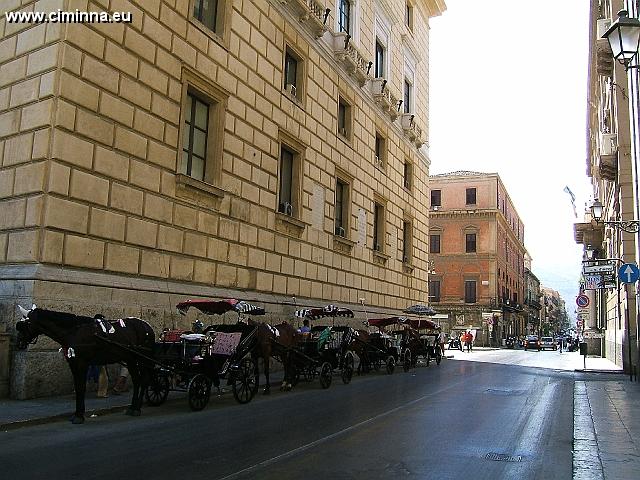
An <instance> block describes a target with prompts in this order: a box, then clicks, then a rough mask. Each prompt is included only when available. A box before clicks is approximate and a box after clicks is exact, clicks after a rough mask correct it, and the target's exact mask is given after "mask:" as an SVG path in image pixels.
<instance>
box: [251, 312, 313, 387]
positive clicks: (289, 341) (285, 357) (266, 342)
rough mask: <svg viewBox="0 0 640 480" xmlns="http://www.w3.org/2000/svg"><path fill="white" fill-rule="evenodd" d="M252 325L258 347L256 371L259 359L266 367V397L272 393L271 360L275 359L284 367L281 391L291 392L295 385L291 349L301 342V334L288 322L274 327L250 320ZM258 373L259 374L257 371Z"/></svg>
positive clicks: (254, 354) (255, 351) (255, 358)
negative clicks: (270, 380) (255, 330)
mask: <svg viewBox="0 0 640 480" xmlns="http://www.w3.org/2000/svg"><path fill="white" fill-rule="evenodd" d="M249 324H250V325H256V326H257V327H258V330H257V345H256V348H255V349H254V351H253V356H254V360H255V365H256V369H257V368H258V361H257V359H258V358H262V363H263V365H264V376H265V381H266V383H265V386H264V390H263V392H262V393H263V394H264V395H268V394H269V393H270V391H271V385H270V383H269V362H270V359H271V358H275V359H277V360H278V361H280V363H282V366H283V367H284V379H283V380H282V385H281V386H280V390H291V388H292V384H293V378H292V377H293V375H292V371H293V369H292V366H291V349H292V348H294V347H295V346H296V345H297V344H298V342H299V341H300V340H301V338H302V336H301V334H300V333H299V332H298V331H297V330H296V329H295V328H294V327H292V326H291V325H290V324H288V323H287V322H283V323H280V324H278V325H275V326H272V325H269V324H267V323H260V322H255V321H254V320H251V319H249ZM256 373H258V372H257V371H256Z"/></svg>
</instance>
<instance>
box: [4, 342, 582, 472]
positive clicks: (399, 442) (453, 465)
mask: <svg viewBox="0 0 640 480" xmlns="http://www.w3.org/2000/svg"><path fill="white" fill-rule="evenodd" d="M491 355H494V356H495V353H492V352H473V353H471V354H466V353H465V354H460V353H457V354H456V355H455V356H456V357H458V358H457V359H456V358H454V359H446V360H444V361H443V362H442V364H441V365H440V366H436V365H434V364H432V365H431V366H429V367H418V368H417V369H415V370H412V371H410V372H409V373H404V372H402V371H401V369H397V370H396V373H394V374H393V375H386V374H382V373H378V374H370V375H367V376H363V377H355V378H354V380H353V381H352V383H351V384H350V385H342V382H341V381H340V378H339V377H337V376H336V377H335V378H334V382H333V384H332V385H331V387H330V388H329V389H328V390H321V388H320V386H319V384H318V382H317V381H316V382H315V383H312V384H302V386H301V387H299V388H297V389H296V390H295V391H293V392H289V393H281V392H277V390H274V391H273V393H272V395H270V396H268V397H263V396H261V395H260V396H259V397H256V398H255V399H254V401H252V402H251V403H249V404H247V405H238V404H236V403H235V401H234V400H233V397H232V396H231V395H225V396H223V397H220V398H216V399H213V400H212V403H210V405H209V406H208V407H207V408H206V409H205V410H203V411H202V412H190V411H189V410H188V407H187V405H186V402H184V401H174V402H170V403H168V404H165V405H163V406H161V407H159V408H149V407H147V408H146V409H145V410H144V411H143V416H142V417H138V418H132V417H127V416H124V415H121V414H111V415H105V416H102V417H99V418H91V419H88V421H87V423H85V424H84V425H80V426H74V425H71V424H68V423H66V422H56V423H52V424H47V425H41V426H33V427H28V428H22V429H17V430H11V431H8V432H0V466H1V467H0V468H1V470H0V471H2V477H3V478H8V479H9V478H10V479H12V480H17V479H22V478H25V479H26V478H28V479H37V478H46V479H48V480H50V479H57V478H60V479H62V478H64V479H73V478H82V479H94V478H95V479H102V478H109V479H113V478H122V479H125V478H140V479H144V480H157V479H165V478H167V479H168V478H178V477H181V478H186V479H200V478H203V479H204V478H206V479H209V480H213V479H255V478H259V479H285V478H294V479H298V478H300V479H302V478H304V479H323V480H326V479H361V478H362V479H396V478H406V479H431V478H433V479H456V480H459V479H468V478H473V479H474V480H475V479H511V478H513V479H516V478H518V479H521V478H528V479H536V478H538V479H547V478H571V474H572V455H571V449H572V440H573V435H572V425H573V423H572V422H573V416H572V415H573V375H574V374H573V372H569V371H561V370H557V369H555V368H536V367H531V366H522V365H510V364H503V363H488V362H485V361H476V360H482V359H483V358H486V357H487V356H489V357H490V356H491ZM500 355H501V357H500V358H501V360H500V361H501V362H507V363H516V364H517V363H522V362H523V359H525V360H527V361H533V360H535V359H536V357H535V356H537V360H536V361H538V362H542V363H544V360H546V359H550V360H551V362H550V363H551V364H552V365H553V364H555V363H556V360H554V359H558V358H559V357H558V353H557V352H540V353H538V352H523V351H500ZM569 355H570V354H569ZM532 356H534V357H532ZM461 358H464V361H462V360H460V359H461Z"/></svg>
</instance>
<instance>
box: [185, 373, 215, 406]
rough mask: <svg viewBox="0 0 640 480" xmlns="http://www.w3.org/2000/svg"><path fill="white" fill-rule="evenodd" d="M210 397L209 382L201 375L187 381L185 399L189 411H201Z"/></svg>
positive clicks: (207, 378)
mask: <svg viewBox="0 0 640 480" xmlns="http://www.w3.org/2000/svg"><path fill="white" fill-rule="evenodd" d="M210 396H211V380H210V379H209V377H207V376H206V375H203V374H202V373H199V374H197V375H196V376H194V377H193V378H192V379H191V380H190V381H189V386H188V387H187V397H188V399H189V406H190V407H191V410H193V411H195V412H197V411H200V410H202V409H203V408H204V407H206V406H207V403H209V397H210Z"/></svg>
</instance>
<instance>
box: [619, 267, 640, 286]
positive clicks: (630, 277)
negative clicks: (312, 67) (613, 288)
mask: <svg viewBox="0 0 640 480" xmlns="http://www.w3.org/2000/svg"><path fill="white" fill-rule="evenodd" d="M618 278H620V281H621V282H622V283H636V282H637V281H638V278H640V270H638V267H637V265H636V264H635V263H623V264H622V266H621V267H620V269H619V270H618Z"/></svg>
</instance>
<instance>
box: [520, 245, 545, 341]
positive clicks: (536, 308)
mask: <svg viewBox="0 0 640 480" xmlns="http://www.w3.org/2000/svg"><path fill="white" fill-rule="evenodd" d="M524 285H525V287H524V288H525V291H524V310H525V321H526V322H527V332H528V333H535V334H538V335H540V331H541V327H542V315H541V312H542V303H541V300H542V296H543V295H542V292H541V290H540V280H539V279H538V277H536V275H535V274H534V273H533V271H532V270H531V256H530V255H529V254H528V253H527V254H525V256H524Z"/></svg>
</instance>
